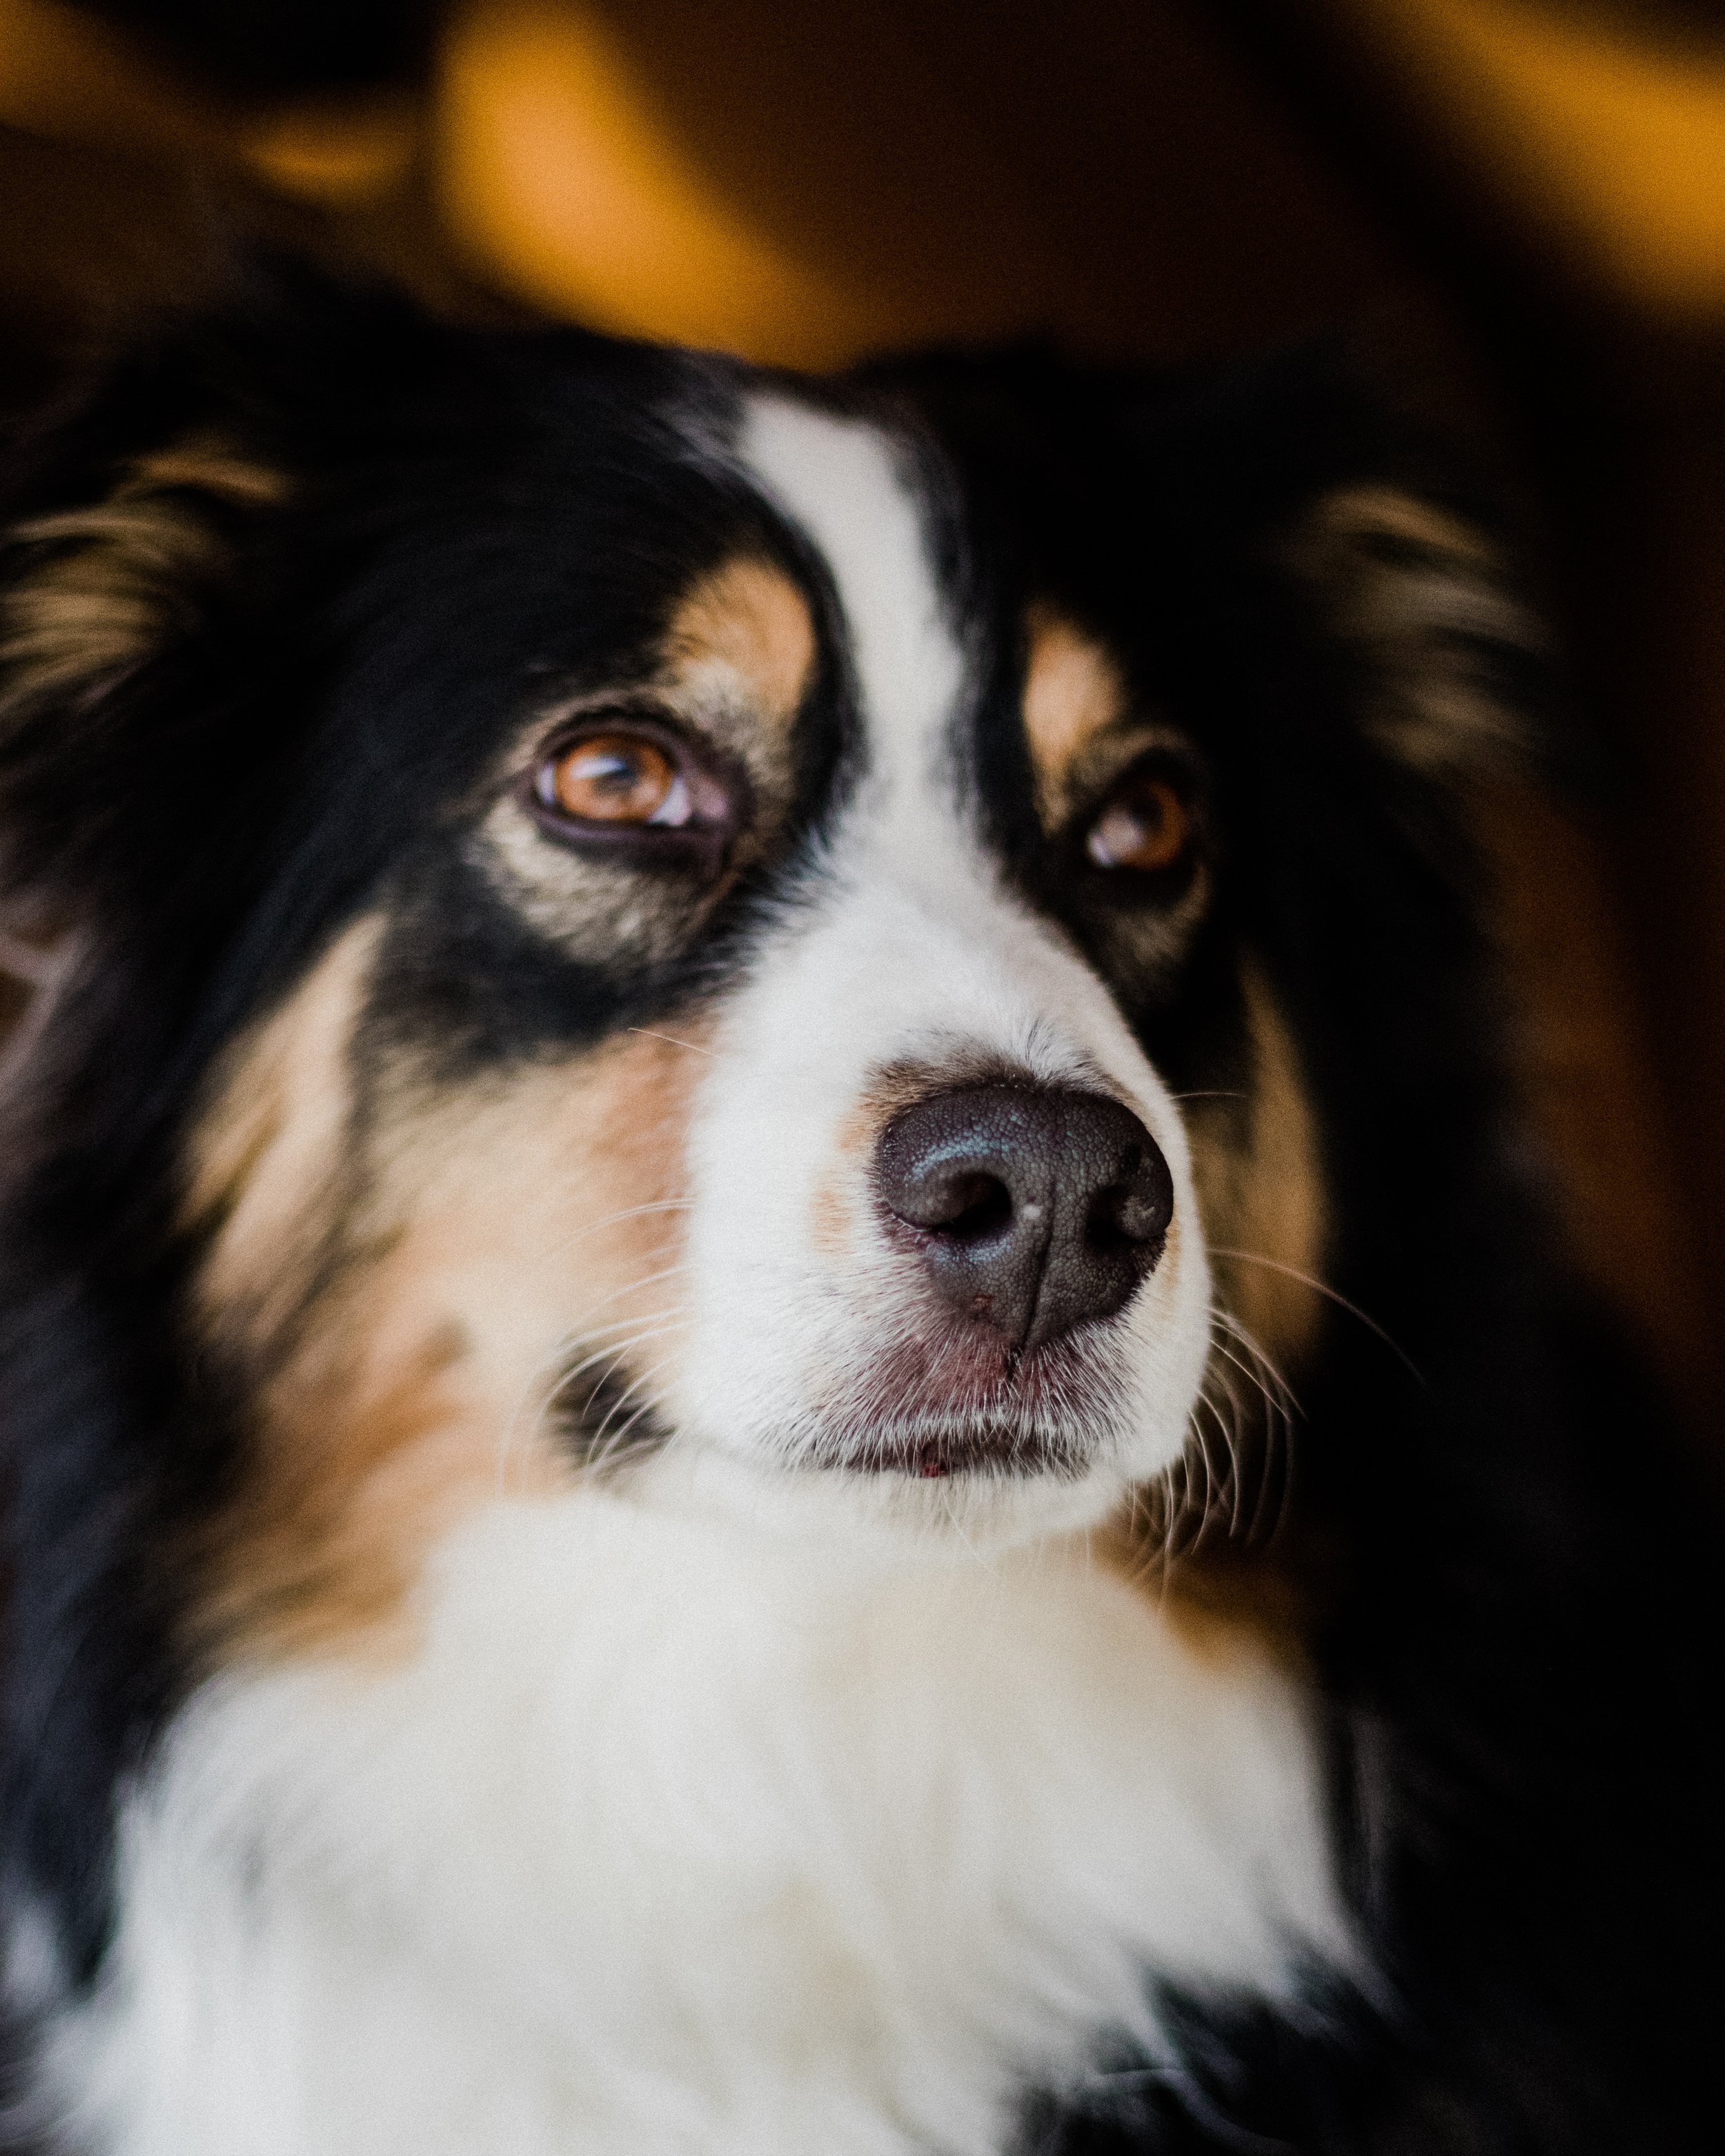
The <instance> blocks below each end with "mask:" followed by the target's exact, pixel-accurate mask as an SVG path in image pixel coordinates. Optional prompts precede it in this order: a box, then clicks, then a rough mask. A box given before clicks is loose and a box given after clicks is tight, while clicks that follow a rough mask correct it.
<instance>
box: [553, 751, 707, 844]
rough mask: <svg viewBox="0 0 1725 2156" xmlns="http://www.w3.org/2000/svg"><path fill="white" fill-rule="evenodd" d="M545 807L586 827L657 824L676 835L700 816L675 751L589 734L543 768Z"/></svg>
mask: <svg viewBox="0 0 1725 2156" xmlns="http://www.w3.org/2000/svg"><path fill="white" fill-rule="evenodd" d="M537 792H538V795H539V799H540V801H541V803H542V804H543V805H544V807H546V808H550V809H552V810H554V811H556V812H557V814H560V815H563V816H567V817H571V818H572V819H574V820H575V821H577V822H578V823H583V824H658V825H660V826H661V827H666V826H668V827H669V828H670V829H673V830H675V829H680V828H681V827H682V826H683V825H684V824H687V823H688V822H689V821H690V820H691V818H692V817H693V816H694V814H695V802H694V798H693V797H692V795H691V793H690V789H689V784H688V782H687V780H686V779H685V778H684V776H683V773H681V771H680V769H679V768H678V767H677V764H676V762H675V760H674V758H673V757H671V755H670V752H669V751H667V750H666V749H665V748H664V747H661V746H660V743H659V742H655V741H649V740H648V739H647V738H646V737H645V736H644V735H641V734H634V733H622V732H617V733H602V734H588V736H587V737H586V738H585V739H584V740H582V741H578V742H574V743H573V744H572V746H571V747H567V748H566V749H564V750H563V751H562V752H561V754H559V755H557V756H555V757H548V758H547V761H546V762H544V763H543V764H542V766H541V767H540V771H539V780H538V787H537Z"/></svg>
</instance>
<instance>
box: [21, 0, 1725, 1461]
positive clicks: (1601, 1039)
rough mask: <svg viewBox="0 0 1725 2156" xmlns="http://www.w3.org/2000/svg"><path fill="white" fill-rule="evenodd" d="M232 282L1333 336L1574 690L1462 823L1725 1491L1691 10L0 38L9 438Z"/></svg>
mask: <svg viewBox="0 0 1725 2156" xmlns="http://www.w3.org/2000/svg"><path fill="white" fill-rule="evenodd" d="M259 233H261V234H264V235H265V236H267V237H271V238H274V239H280V240H286V241H289V242H291V243H293V244H298V245H301V246H305V247H306V248H309V249H313V250H315V251H316V252H317V253H319V254H323V255H325V256H327V257H330V258H332V259H336V260H340V261H345V262H347V263H351V264H360V265H375V266H377V267H378V268H380V269H383V270H386V271H387V272H388V274H390V275H394V276H396V277H398V278H401V279H403V280H406V281H407V282H408V283H409V284H410V285H413V287H414V288H415V289H416V290H418V291H419V292H421V293H422V294H423V295H424V296H425V297H426V298H427V299H428V300H429V301H430V302H431V303H432V304H433V305H436V306H439V307H440V308H443V309H445V310H448V311H452V312H455V313H459V314H465V315H470V316H477V317H480V318H493V319H498V320H508V319H511V318H513V317H516V316H521V317H531V316H534V315H542V314H552V315H556V316H567V317H572V318H575V319H578V320H582V321H590V322H593V323H595V324H598V325H599V326H606V327H612V328H616V329H621V330H627V331H639V332H644V333H647V334H651V335H661V336H673V337H680V338H685V339H690V340H694V341H704V342H711V343H717V344H722V345H726V346H732V347H733V348H735V349H737V350H740V351H742V352H746V353H747V354H749V355H751V356H752V357H760V358H764V359H770V360H776V361H781V362H788V363H793V364H797V365H803V366H826V365H829V364H834V363H839V362H844V361H845V360H847V359H850V358H852V357H856V356H858V355H860V354H862V353H864V352H869V351H872V350H876V349H879V348H880V347H882V346H891V345H902V344H906V343H916V342H923V341H928V340H930V339H932V338H947V337H963V338H968V339H974V338H979V337H992V336H1005V335H1009V334H1014V333H1023V332H1026V331H1029V332H1036V333H1044V334H1049V335H1052V336H1055V337H1056V338H1057V339H1059V340H1060V341H1061V342H1062V343H1064V344H1065V345H1066V346H1070V348H1072V349H1073V350H1075V351H1076V352H1081V353H1088V354H1093V355H1096V356H1098V357H1106V358H1108V359H1111V360H1142V361H1145V362H1156V363H1161V362H1201V361H1205V360H1210V359H1223V358H1226V357H1229V356H1230V355H1233V354H1236V353H1240V352H1248V351H1251V350H1255V349H1256V348H1259V347H1261V346H1266V345H1270V344H1274V343H1276V342H1280V341H1286V340H1289V339H1291V338H1296V337H1298V336H1301V335H1304V334H1308V333H1310V332H1312V331H1314V330H1317V329H1319V328H1321V327H1322V326H1325V325H1327V324H1331V323H1335V322H1338V321H1339V322H1342V323H1344V324H1345V325H1346V326H1347V328H1348V335H1349V336H1350V337H1351V338H1352V339H1353V341H1354V343H1355V345H1356V346H1357V347H1358V350H1359V351H1360V352H1361V353H1362V355H1363V357H1364V359H1365V360H1366V362H1368V364H1369V365H1370V366H1371V367H1373V370H1374V372H1377V374H1378V377H1379V378H1380V379H1381V380H1382V381H1383V382H1384V384H1385V386H1386V393H1389V394H1391V395H1393V396H1394V397H1397V398H1401V399H1404V401H1406V402H1407V403H1409V406H1410V407H1412V408H1415V409H1416V410H1418V411H1420V413H1425V414H1430V415H1435V416H1437V417H1438V418H1440V419H1441V420H1442V422H1443V423H1446V424H1448V425H1450V426H1451V427H1453V428H1454V429H1456V430H1457V431H1458V432H1459V433H1461V434H1462V435H1463V436H1464V437H1465V438H1466V440H1467V441H1468V443H1469V444H1470V445H1471V449H1472V451H1473V453H1474V454H1476V455H1477V456H1478V457H1480V458H1481V459H1485V460H1486V463H1487V464H1488V465H1490V466H1491V468H1492V469H1493V470H1495V472H1496V473H1497V475H1498V478H1499V480H1500V481H1501V484H1502V486H1503V487H1504V489H1505V490H1506V494H1507V497H1508V498H1509V499H1510V500H1512V502H1513V503H1514V504H1515V505H1516V509H1517V515H1518V516H1520V518H1521V520H1522V524H1523V526H1524V529H1525V531H1526V534H1527V543H1528V547H1529V549H1530V553H1531V556H1532V559H1533V561H1534V563H1535V568H1536V575H1537V577H1538V580H1539V582H1540V583H1541V584H1542V586H1543V591H1544V595H1545V598H1546V601H1547V603H1548V606H1549V608H1551V610H1552V611H1553V613H1554V614H1555V616H1556V618H1557V619H1558V624H1559V627H1560V629H1561V631H1562V632H1563V635H1564V637H1565V638H1566V639H1567V641H1568V649H1569V652H1570V654H1571V655H1572V660H1573V672H1574V691H1575V701H1576V723H1577V726H1578V728H1579V731H1580V732H1581V734H1582V735H1583V736H1584V737H1585V738H1586V739H1587V740H1588V741H1589V742H1590V743H1591V744H1592V746H1591V747H1590V749H1589V753H1588V754H1587V755H1585V756H1583V757H1579V758H1576V759H1574V760H1573V762H1574V769H1575V771H1576V773H1577V774H1578V775H1577V777H1576V778H1575V780H1574V783H1573V784H1572V785H1571V786H1570V788H1568V795H1567V798H1563V799H1560V800H1559V801H1558V802H1555V803H1554V802H1553V800H1551V799H1550V798H1546V797H1544V796H1542V795H1541V794H1539V793H1536V792H1535V791H1534V790H1533V789H1532V788H1531V787H1529V786H1527V785H1526V784H1522V783H1515V782H1513V781H1512V780H1510V779H1508V778H1506V779H1504V780H1503V781H1502V782H1501V783H1493V784H1492V785H1491V786H1490V787H1488V788H1483V789H1482V790H1481V796H1480V799H1479V804H1478V806H1479V813H1480V818H1481V829H1482V831H1483V832H1484V833H1485V834H1486V839H1487V841H1488V844H1489V845H1490V847H1491V852H1492V855H1493V857H1494V859H1495V860H1496V862H1497V870H1498V890H1497V898H1496V901H1495V917H1496V918H1497V921H1498V924H1499V929H1500V932H1501V934H1502V939H1503V942H1504V947H1505V950H1506V952H1507V957H1508V958H1509V961H1510V963H1511V967H1512V973H1513V978H1514V979H1515V982H1516V983H1517V988H1518V991H1519V1004H1520V1009H1521V1019H1520V1022H1519V1039H1520V1045H1521V1052H1522V1059H1523V1065H1524V1068H1525V1071H1526V1076H1527V1086H1528V1090H1529V1095H1530V1098H1531V1100H1532V1105H1533V1107H1534V1109H1535V1112H1536V1120H1537V1127H1538V1130H1539V1132H1540V1133H1541V1136H1542V1139H1543V1144H1544V1147H1545V1148H1546V1151H1547V1153H1548V1158H1549V1160H1550V1162H1551V1163H1552V1168H1553V1174H1554V1176H1555V1177H1556V1178H1557V1179H1558V1183H1559V1185H1560V1188H1561V1191H1562V1193H1563V1202H1564V1204H1565V1207H1566V1209H1567V1213H1568V1219H1569V1222H1570V1224H1571V1227H1572V1229H1573V1233H1574V1240H1575V1245H1576V1249H1577V1252H1578V1254H1579V1257H1580V1258H1581V1260H1582V1262H1583V1263H1584V1265H1585V1266H1586V1267H1587V1268H1588V1269H1589V1271H1590V1272H1591V1273H1592V1274H1593V1276H1594V1277H1595V1279H1596V1280H1597V1281H1598V1282H1599V1285H1600V1286H1601V1287H1602V1288H1603V1289H1604V1291H1605V1292H1606V1294H1607V1295H1608V1296H1609V1297H1610V1298H1611V1300H1612V1301H1614V1302H1615V1305H1616V1306H1618V1308H1619V1309H1620V1311H1621V1312H1622V1313H1623V1315H1624V1316H1625V1318H1626V1320H1627V1322H1629V1323H1630V1326H1631V1327H1633V1328H1634V1329H1635V1332H1637V1333H1638V1334H1639V1335H1640V1337H1641V1338H1642V1339H1643V1340H1644V1342H1645V1343H1646V1344H1647V1346H1648V1347H1650V1348H1651V1350H1652V1352H1653V1353H1655V1354H1656V1356H1657V1357H1658V1358H1659V1359H1660V1360H1661V1363H1663V1365H1664V1367H1665V1368H1666V1371H1667V1373H1669V1375H1670V1377H1671V1380H1672V1383H1673V1385H1674V1387H1675V1388H1676V1391H1677V1393H1678V1394H1679V1395H1680V1397H1681V1399H1683V1400H1684V1401H1686V1403H1687V1404H1688V1407H1689V1409H1690V1410H1691V1412H1692V1418H1693V1420H1694V1424H1695V1427H1696V1430H1697V1435H1698V1436H1699V1437H1700V1439H1701V1440H1702V1441H1703V1442H1706V1443H1708V1444H1712V1445H1714V1447H1715V1457H1716V1459H1718V1460H1720V1463H1721V1465H1722V1467H1725V1445H1718V1444H1717V1441H1716V1439H1715V1435H1714V1434H1715V1433H1716V1432H1717V1430H1718V1429H1719V1410H1720V1408H1721V1406H1722V1404H1725V1387H1722V1367H1721V1366H1722V1357H1721V1353H1720V1345H1719V1343H1720V1341H1721V1337H1722V1328H1721V1327H1720V1325H1719V1323H1718V1319H1719V1317H1720V1316H1721V1314H1722V1312H1725V998H1722V995H1721V993H1720V990H1721V987H1722V985H1725V18H1721V16H1720V15H1719V14H1718V13H1716V12H1715V10H1714V9H1713V8H1711V7H1708V8H1705V9H1704V8H1702V6H1701V5H1699V4H1688V0H1132V4H1118V5H1115V4H1108V0H1062V4H1060V5H1058V6H1056V5H1055V4H1053V0H856V4H854V5H851V6H850V7H846V8H839V7H837V6H834V5H822V4H820V0H795V4H793V0H593V4H586V0H579V4H578V0H452V4H449V5H444V6H432V5H427V4H424V0H345V4H343V0H100V4H98V0H90V4H88V5H83V6H75V7H74V6H71V5H67V4H62V3H61V0H0V401H3V402H4V403H6V404H8V405H10V406H13V407H15V408H16V407H21V406H23V405H25V404H28V403H30V402H31V401H32V400H33V399H35V398H39V397H40V396H41V395H43V394H44V393H51V392H52V390H53V388H54V385H55V383H56V382H58V381H59V379H61V377H63V375H64V372H65V370H66V369H67V368H68V367H73V366H75V365H76V364H77V363H78V362H79V360H80V355H82V354H83V353H84V352H85V351H87V350H88V349H89V348H90V346H91V345H92V343H93V342H95V341H100V339H101V338H103V337H104V336H106V335H107V334H108V333H109V332H110V331H111V329H112V328H113V327H114V326H116V323H117V324H120V325H123V324H124V323H125V322H126V321H128V320H129V319H131V318H133V317H137V316H142V315H143V314H145V313H146V311H148V310H149V309H150V308H151V307H152V306H154V305H157V304H158V303H159V302H160V301H161V300H164V299H177V298H179V297H182V296H192V295H195V294H196V293H197V292H198V290H200V289H202V288H203V287H205V286H206V285H208V284H209V283H210V281H211V280H213V279H216V278H218V277H219V275H221V267H222V263H223V259H224V258H225V257H226V255H227V254H228V252H229V250H231V249H232V248H233V247H234V244H236V242H238V241H239V240H242V239H244V238H246V237H248V236H249V235H253V234H259ZM1412 1231H1413V1228H1412V1224H1410V1232H1412Z"/></svg>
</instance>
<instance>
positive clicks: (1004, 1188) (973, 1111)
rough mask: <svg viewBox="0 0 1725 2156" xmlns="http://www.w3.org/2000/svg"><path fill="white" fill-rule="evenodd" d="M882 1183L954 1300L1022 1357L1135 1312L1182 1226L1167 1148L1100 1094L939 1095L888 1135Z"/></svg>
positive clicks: (878, 1167)
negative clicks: (1174, 1223)
mask: <svg viewBox="0 0 1725 2156" xmlns="http://www.w3.org/2000/svg"><path fill="white" fill-rule="evenodd" d="M875 1184H876V1188H877V1189H878V1190H879V1193H880V1198H881V1200H882V1202H883V1203H884V1204H886V1207H887V1209H889V1211H891V1213H892V1214H893V1215H894V1216H895V1218H896V1219H898V1220H900V1221H901V1222H902V1223H903V1224H904V1225H905V1226H906V1228H908V1229H912V1230H913V1231H914V1232H915V1235H916V1241H917V1245H918V1247H919V1249H920V1250H921V1253H922V1261H923V1263H924V1265H926V1266H927V1269H928V1274H929V1277H930V1279H931V1280H932V1281H933V1283H934V1286H936V1288H937V1290H938V1291H939V1292H940V1293H941V1295H942V1296H944V1297H945V1299H946V1300H947V1301H948V1302H949V1303H951V1304H952V1306H953V1307H954V1308H955V1309H957V1310H960V1311H963V1312H964V1314H965V1315H966V1316H967V1317H971V1318H974V1319H975V1320H977V1321H978V1322H979V1323H981V1324H984V1325H988V1326H989V1327H993V1330H994V1331H996V1332H1000V1333H1003V1334H1004V1336H1005V1337H1007V1338H1008V1339H1009V1341H1011V1342H1012V1343H1013V1344H1014V1347H1040V1346H1041V1345H1042V1343H1043V1342H1045V1341H1049V1340H1052V1339H1055V1337H1058V1336H1059V1335H1060V1334H1061V1333H1063V1332H1070V1331H1071V1330H1072V1328H1073V1327H1075V1326H1079V1325H1084V1324H1088V1323H1090V1322H1093V1321H1094V1320H1096V1319H1097V1318H1102V1317H1112V1316H1113V1314H1114V1313H1115V1312H1116V1311H1117V1310H1120V1309H1122V1308H1123V1307H1124V1306H1125V1305H1126V1304H1127V1302H1128V1301H1130V1300H1131V1299H1132V1296H1133V1294H1134V1293H1135V1292H1136V1291H1137V1287H1138V1284H1139V1282H1140V1281H1142V1280H1143V1278H1144V1277H1145V1276H1146V1274H1147V1273H1148V1272H1149V1271H1150V1270H1151V1269H1152V1267H1153V1265H1155V1263H1156V1261H1157V1260H1158V1258H1159V1257H1160V1256H1161V1255H1162V1250H1163V1243H1164V1242H1165V1241H1166V1240H1167V1236H1168V1223H1169V1221H1170V1220H1171V1219H1173V1210H1174V1186H1173V1177H1172V1176H1171V1175H1170V1174H1169V1173H1168V1163H1167V1161H1166V1160H1165V1159H1164V1158H1163V1153H1162V1149H1161V1147H1159V1146H1158V1144H1157V1142H1156V1141H1155V1139H1154V1138H1153V1137H1151V1135H1150V1133H1149V1132H1148V1131H1147V1130H1146V1129H1145V1127H1144V1126H1143V1125H1142V1123H1141V1122H1139V1121H1138V1119H1137V1116H1135V1115H1133V1114H1132V1111H1131V1110H1130V1109H1129V1108H1126V1107H1122V1105H1121V1104H1120V1102H1119V1101H1111V1100H1110V1099H1108V1097H1107V1096H1106V1095H1105V1094H1100V1093H1082V1092H1077V1091H1070V1092H1068V1091H1055V1089H1053V1088H1049V1089H1047V1090H1041V1089H1038V1088H1035V1087H1032V1086H1022V1087H1020V1086H973V1087H969V1088H968V1089H966V1090H964V1091H957V1092H952V1093H937V1094H935V1095H934V1096H932V1097H931V1098H930V1099H928V1100H926V1101H917V1102H916V1105H915V1106H912V1107H909V1108H906V1109H905V1110H903V1111H902V1112H901V1113H900V1114H899V1115H897V1116H894V1117H893V1119H892V1121H891V1122H890V1123H889V1124H888V1125H887V1126H886V1129H885V1130H884V1131H883V1132H881V1134H880V1142H879V1144H878V1146H877V1147H876V1149H875Z"/></svg>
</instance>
